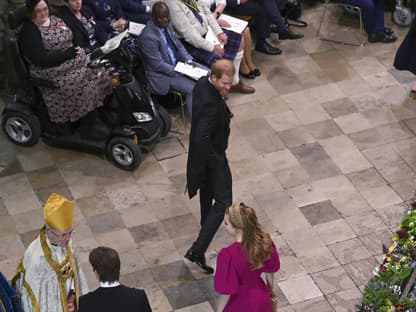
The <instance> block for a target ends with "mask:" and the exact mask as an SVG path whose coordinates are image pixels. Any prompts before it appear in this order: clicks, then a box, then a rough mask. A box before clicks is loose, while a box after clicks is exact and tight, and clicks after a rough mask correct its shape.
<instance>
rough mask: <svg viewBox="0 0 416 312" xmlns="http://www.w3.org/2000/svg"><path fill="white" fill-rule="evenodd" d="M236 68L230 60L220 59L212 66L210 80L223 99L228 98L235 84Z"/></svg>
mask: <svg viewBox="0 0 416 312" xmlns="http://www.w3.org/2000/svg"><path fill="white" fill-rule="evenodd" d="M234 73H235V68H234V65H233V63H232V62H231V61H230V60H226V59H220V60H217V61H216V62H215V63H214V64H212V66H211V76H210V79H211V81H212V83H213V85H214V87H215V89H217V90H218V92H220V93H221V95H222V96H223V97H228V91H230V88H231V85H232V83H233V78H234Z"/></svg>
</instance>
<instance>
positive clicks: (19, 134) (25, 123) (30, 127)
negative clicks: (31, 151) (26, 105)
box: [1, 111, 41, 147]
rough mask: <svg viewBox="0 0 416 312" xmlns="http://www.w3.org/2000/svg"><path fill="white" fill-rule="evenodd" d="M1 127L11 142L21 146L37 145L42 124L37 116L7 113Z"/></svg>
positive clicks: (13, 112)
mask: <svg viewBox="0 0 416 312" xmlns="http://www.w3.org/2000/svg"><path fill="white" fill-rule="evenodd" d="M1 126H2V128H3V131H4V133H5V134H6V135H7V137H8V138H9V140H10V141H12V142H13V143H14V144H16V145H20V146H26V147H29V146H33V145H35V144H36V143H38V141H39V138H40V135H41V127H40V122H39V119H38V118H37V117H36V116H35V115H27V114H24V113H21V112H15V111H6V112H5V113H4V115H3V119H2V122H1Z"/></svg>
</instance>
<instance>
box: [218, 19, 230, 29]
mask: <svg viewBox="0 0 416 312" xmlns="http://www.w3.org/2000/svg"><path fill="white" fill-rule="evenodd" d="M217 23H218V25H220V26H221V27H222V28H228V27H230V26H231V24H230V23H228V22H227V21H226V20H223V19H218V20H217Z"/></svg>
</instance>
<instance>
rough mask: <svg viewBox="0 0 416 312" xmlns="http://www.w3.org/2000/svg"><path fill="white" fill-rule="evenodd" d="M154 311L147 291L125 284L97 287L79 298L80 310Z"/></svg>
mask: <svg viewBox="0 0 416 312" xmlns="http://www.w3.org/2000/svg"><path fill="white" fill-rule="evenodd" d="M114 311H123V312H152V309H151V307H150V304H149V300H148V299H147V296H146V293H145V292H144V290H142V289H137V288H130V287H126V286H124V285H120V286H117V287H110V288H102V287H100V288H97V289H96V290H95V291H93V292H90V293H89V294H86V295H84V296H81V297H80V298H79V309H78V312H114Z"/></svg>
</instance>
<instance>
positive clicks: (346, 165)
mask: <svg viewBox="0 0 416 312" xmlns="http://www.w3.org/2000/svg"><path fill="white" fill-rule="evenodd" d="M321 13H322V5H318V6H317V7H316V8H311V9H308V10H306V11H305V14H304V18H305V19H306V20H308V21H309V23H310V25H309V27H308V28H307V29H299V31H304V33H305V35H306V38H305V39H304V40H299V41H290V42H289V41H285V42H282V43H280V44H279V46H280V47H281V48H282V50H283V51H284V53H283V54H282V55H281V56H265V55H260V54H256V53H255V58H256V62H257V64H259V65H260V67H261V70H262V73H263V74H262V76H261V77H259V78H257V79H256V80H255V81H254V82H253V85H254V86H255V87H256V89H257V92H256V93H255V94H254V95H232V96H231V98H230V100H229V104H230V107H231V109H232V111H233V113H234V118H233V120H232V135H231V140H230V147H229V151H228V156H229V160H230V164H231V169H232V173H233V179H234V199H235V200H236V201H243V202H245V203H246V204H249V205H251V206H253V207H255V208H256V209H257V213H258V216H259V218H260V220H261V223H262V224H263V225H264V227H265V229H266V230H267V231H269V232H270V233H271V234H272V236H273V239H274V241H275V243H276V245H277V246H278V248H279V251H280V256H281V269H280V271H279V272H278V273H277V274H276V285H275V288H276V291H277V292H278V294H279V299H280V300H279V305H280V308H279V311H280V312H289V311H307V312H312V311H319V312H325V311H340V312H341V311H354V305H355V304H358V303H359V302H360V299H361V290H362V289H363V286H364V285H365V283H366V281H367V280H368V279H369V278H370V277H371V275H372V270H373V268H374V267H375V266H376V265H377V262H378V261H380V260H381V258H382V248H381V245H382V243H383V242H384V243H386V242H388V239H389V237H390V236H391V234H392V231H394V230H395V229H396V227H397V225H398V223H399V222H400V220H401V218H402V216H403V211H404V210H405V208H406V204H408V203H409V201H410V200H412V198H413V195H414V194H413V192H414V189H415V182H416V173H415V171H416V138H415V133H416V102H415V100H414V99H412V98H410V97H409V90H410V87H411V84H412V83H413V81H414V77H413V76H412V75H411V74H409V73H405V72H398V71H396V70H395V69H393V68H392V60H393V57H394V53H395V51H396V49H397V47H398V45H399V42H398V43H396V44H389V45H385V44H370V45H367V46H365V47H351V46H343V45H339V44H332V43H328V42H324V41H319V40H317V39H315V32H316V26H317V25H318V21H319V18H320V16H321ZM335 13H336V12H335ZM335 13H334V14H335ZM329 16H332V17H331V19H330V20H329V22H328V23H326V22H325V24H324V25H325V29H330V30H331V31H330V32H331V34H332V35H334V36H335V37H336V38H347V37H348V36H352V35H353V34H357V32H358V30H357V28H354V27H347V28H345V27H344V26H339V25H338V20H335V21H333V16H335V15H331V14H330V15H329ZM386 20H387V21H388V23H389V21H390V16H388V17H387V15H386ZM393 27H394V26H393ZM394 29H395V30H396V32H397V33H398V34H399V35H400V37H403V36H404V34H405V32H406V29H399V28H397V27H394ZM331 34H330V35H331ZM352 39H354V38H352ZM251 82H252V81H250V83H251ZM177 126H179V125H177ZM0 140H1V145H0V168H1V169H2V171H1V177H0V271H2V272H3V273H5V274H6V276H7V277H9V278H10V277H11V276H12V274H13V272H14V270H15V268H16V265H17V262H18V260H19V258H20V257H21V256H22V254H23V252H24V249H25V247H26V246H27V245H28V243H29V242H30V241H31V240H32V239H33V238H34V235H35V234H36V233H37V230H38V229H39V227H41V226H42V217H41V211H42V210H41V209H42V203H43V201H44V200H45V199H46V198H47V196H48V195H49V194H50V193H51V192H58V193H61V194H64V195H66V196H68V197H69V198H71V199H73V200H74V201H75V203H76V211H75V230H76V233H75V234H74V245H75V247H76V253H77V254H78V255H79V257H80V258H81V260H82V263H83V267H84V270H85V272H86V274H87V275H88V279H89V282H90V287H91V289H94V288H95V287H96V286H97V283H96V281H95V279H94V276H93V273H92V271H91V269H90V267H89V264H88V260H87V257H88V252H89V251H90V250H91V248H93V247H95V246H97V245H107V246H111V247H114V248H116V249H117V250H118V251H119V252H120V255H121V258H122V277H121V281H122V282H123V283H126V284H127V285H132V286H136V287H143V288H145V289H146V291H147V294H148V296H149V298H150V301H151V305H152V307H153V309H154V311H161V312H169V311H181V312H185V311H186V312H190V311H198V312H208V311H214V307H215V293H214V291H213V286H212V277H210V276H206V275H204V274H202V273H201V272H200V271H199V270H198V269H196V267H195V266H194V265H193V264H190V263H188V262H186V261H184V259H183V257H182V256H183V254H184V253H185V251H186V249H187V248H188V246H189V245H190V244H191V242H192V241H193V239H194V238H195V236H196V233H197V231H198V220H199V213H198V210H199V207H198V201H197V200H196V199H195V200H191V201H190V200H188V198H187V197H186V196H185V195H184V187H185V162H186V157H187V155H186V150H187V144H188V143H187V142H188V137H187V136H186V135H185V136H180V135H174V134H172V135H171V136H170V137H169V138H168V139H166V140H164V141H162V142H160V143H159V144H158V145H157V146H156V147H155V148H154V150H153V151H152V152H151V153H148V154H146V155H145V156H146V157H145V160H144V162H143V164H142V165H141V166H140V168H139V169H138V170H136V171H135V172H132V173H130V172H124V171H121V170H118V169H116V168H115V167H113V166H112V165H111V164H110V163H108V162H107V161H106V160H103V159H100V158H99V157H96V156H93V155H87V154H83V153H79V152H74V151H68V150H63V149H57V148H52V147H49V146H46V145H45V144H43V143H39V144H38V145H37V146H35V147H33V148H30V149H25V148H16V147H14V146H11V144H10V143H9V142H8V141H7V140H6V139H5V138H4V136H3V134H1V137H0ZM230 242H231V238H230V237H229V236H227V234H226V233H225V231H224V229H221V230H220V231H219V232H218V234H217V235H216V237H215V239H214V241H213V243H212V245H211V247H210V249H209V251H208V254H207V256H208V262H209V263H211V264H213V265H214V264H215V256H216V253H217V251H218V250H219V249H220V248H221V247H223V246H226V245H227V244H229V243H230Z"/></svg>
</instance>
